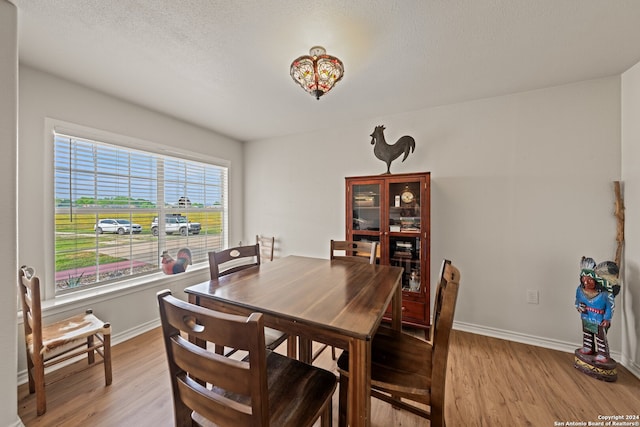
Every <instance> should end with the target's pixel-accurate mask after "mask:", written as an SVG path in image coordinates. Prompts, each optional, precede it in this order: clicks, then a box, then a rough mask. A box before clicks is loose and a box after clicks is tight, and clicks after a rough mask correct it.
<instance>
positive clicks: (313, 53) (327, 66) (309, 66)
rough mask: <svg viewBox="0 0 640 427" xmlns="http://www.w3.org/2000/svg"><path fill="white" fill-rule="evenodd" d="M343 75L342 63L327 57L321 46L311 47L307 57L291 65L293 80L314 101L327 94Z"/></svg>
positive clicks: (333, 57) (329, 56) (302, 57)
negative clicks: (312, 97) (314, 98)
mask: <svg viewBox="0 0 640 427" xmlns="http://www.w3.org/2000/svg"><path fill="white" fill-rule="evenodd" d="M343 75H344V65H342V61H340V60H339V59H338V58H336V57H335V56H331V55H327V51H326V50H325V49H324V48H323V47H322V46H314V47H312V48H311V49H310V50H309V55H303V56H301V57H300V58H298V59H296V60H295V61H293V62H292V63H291V77H292V78H293V80H294V81H295V82H296V83H298V84H299V85H300V86H302V88H303V89H304V90H306V91H307V92H309V93H310V94H311V95H313V96H315V97H316V99H320V97H321V96H322V95H324V94H325V93H327V92H329V91H330V90H331V89H332V88H333V86H334V85H335V84H336V83H337V82H338V81H340V79H341V78H342V76H343Z"/></svg>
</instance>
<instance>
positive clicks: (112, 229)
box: [93, 219, 142, 234]
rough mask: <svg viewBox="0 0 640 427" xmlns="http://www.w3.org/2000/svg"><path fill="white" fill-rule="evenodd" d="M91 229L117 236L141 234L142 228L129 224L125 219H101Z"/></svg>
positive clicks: (138, 225)
mask: <svg viewBox="0 0 640 427" xmlns="http://www.w3.org/2000/svg"><path fill="white" fill-rule="evenodd" d="M93 229H94V230H95V231H97V232H98V234H102V233H118V234H129V233H134V234H138V233H140V232H142V226H141V225H140V224H131V222H129V221H128V220H126V219H101V220H100V221H98V223H97V224H96V225H94V226H93Z"/></svg>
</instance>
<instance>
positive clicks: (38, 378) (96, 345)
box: [18, 266, 112, 416]
mask: <svg viewBox="0 0 640 427" xmlns="http://www.w3.org/2000/svg"><path fill="white" fill-rule="evenodd" d="M18 293H19V294H20V300H21V302H22V317H23V323H24V341H25V348H26V354H27V373H28V376H29V393H35V394H36V412H37V414H38V416H40V415H42V414H44V413H45V412H46V411H47V399H46V394H45V373H44V371H45V368H48V367H50V366H53V365H55V364H58V363H60V362H64V361H67V360H69V359H72V358H74V357H76V356H81V355H84V354H86V355H87V359H88V363H89V365H94V364H96V357H95V353H98V354H99V355H100V356H101V357H102V361H103V364H104V379H105V385H107V386H108V385H110V384H111V381H112V374H111V325H110V324H109V323H108V322H103V321H102V320H100V319H98V318H97V317H96V316H95V315H94V314H93V312H92V311H91V310H87V311H86V312H85V313H84V314H78V315H76V316H73V317H69V318H67V319H64V320H60V321H58V322H55V323H52V324H49V325H43V323H42V309H41V305H40V279H39V277H38V276H36V275H35V271H34V269H33V268H31V267H27V266H22V267H20V268H19V269H18ZM74 373H78V372H74Z"/></svg>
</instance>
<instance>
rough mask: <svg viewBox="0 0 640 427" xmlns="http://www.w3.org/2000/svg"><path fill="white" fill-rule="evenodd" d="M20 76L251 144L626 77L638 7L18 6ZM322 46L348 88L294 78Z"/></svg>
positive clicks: (464, 1) (552, 2)
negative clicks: (310, 88)
mask: <svg viewBox="0 0 640 427" xmlns="http://www.w3.org/2000/svg"><path fill="white" fill-rule="evenodd" d="M11 1H13V2H14V3H15V4H16V5H17V6H18V17H19V31H20V35H19V48H20V61H21V63H24V64H27V65H29V66H32V67H35V68H38V69H42V70H45V71H48V72H51V73H53V74H56V75H59V76H62V77H64V78H67V79H69V80H72V81H75V82H78V83H80V84H83V85H86V86H89V87H92V88H95V89H97V90H99V91H102V92H106V93H109V94H112V95H114V96H117V97H120V98H122V99H125V100H127V101H130V102H133V103H136V104H139V105H142V106H145V107H148V108H150V109H153V110H156V111H160V112H163V113H166V114H168V115H171V116H174V117H176V118H179V119H182V120H185V121H188V122H191V123H194V124H197V125H200V126H203V127H206V128H209V129H213V130H215V131H217V132H219V133H222V134H225V135H228V136H230V137H233V138H236V139H239V140H242V141H247V140H256V139H264V138H269V137H274V136H280V135H285V134H293V133H299V132H305V131H309V130H313V131H316V130H321V129H323V128H328V127H333V126H340V125H346V124H348V123H349V122H350V121H352V120H357V119H363V118H364V119H372V120H375V119H376V118H377V117H380V116H388V115H391V114H396V113H400V112H405V111H411V110H416V109H421V108H426V107H431V106H436V105H443V104H450V103H454V102H460V101H465V100H470V99H477V98H483V97H489V96H496V95H502V94H507V93H513V92H519V91H525V90H531V89H537V88H542V87H549V86H555V85H560V84H565V83H569V82H574V81H581V80H587V79H592V78H599V77H604V76H610V75H616V74H620V73H621V72H623V71H625V70H626V69H628V68H629V67H630V66H632V65H633V64H635V63H637V62H639V61H640V1H638V0H610V1H604V0H533V1H532V0H396V1H391V0H316V1H313V2H310V1H305V2H302V1H294V0H289V1H284V0H272V1H266V0H180V1H179V0H11ZM314 45H321V46H324V47H325V48H326V49H327V53H329V54H331V55H335V56H337V57H339V58H340V59H341V60H342V61H343V62H344V64H345V76H344V78H343V79H342V81H340V82H339V83H338V84H337V85H336V87H335V88H334V89H333V91H331V92H330V93H329V94H327V95H325V96H324V97H322V98H321V99H320V100H316V99H315V98H314V97H312V96H311V95H309V94H307V93H306V92H304V91H303V90H302V89H301V88H300V87H299V86H297V85H296V84H295V83H294V82H293V80H292V79H291V77H290V76H289V66H290V64H291V61H292V60H293V59H295V58H297V57H298V56H300V55H304V54H307V53H308V51H309V48H310V47H311V46H314Z"/></svg>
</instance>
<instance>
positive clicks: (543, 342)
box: [453, 321, 640, 378]
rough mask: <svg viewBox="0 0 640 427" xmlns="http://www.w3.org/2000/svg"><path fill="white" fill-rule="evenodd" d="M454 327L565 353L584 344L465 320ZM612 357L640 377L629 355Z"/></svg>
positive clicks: (636, 366)
mask: <svg viewBox="0 0 640 427" xmlns="http://www.w3.org/2000/svg"><path fill="white" fill-rule="evenodd" d="M453 329H456V330H459V331H463V332H470V333H472V334H478V335H485V336H488V337H493V338H499V339H503V340H507V341H513V342H519V343H522V344H528V345H533V346H536V347H543V348H548V349H551V350H558V351H562V352H565V353H573V352H574V351H575V349H576V348H578V347H580V346H581V345H582V344H581V343H579V342H566V341H560V340H554V339H550V338H543V337H538V336H535V335H528V334H522V333H519V332H513V331H507V330H504V329H497V328H489V327H487V326H478V325H475V324H473V323H465V322H456V321H454V322H453ZM611 357H613V358H614V359H615V360H617V361H618V362H619V363H620V364H621V365H622V366H624V367H625V368H626V369H627V370H629V372H631V373H632V374H633V375H634V376H635V377H637V378H640V367H639V366H638V365H636V364H634V363H632V361H631V360H629V359H628V358H627V357H623V356H622V353H620V352H616V351H612V352H611Z"/></svg>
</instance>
